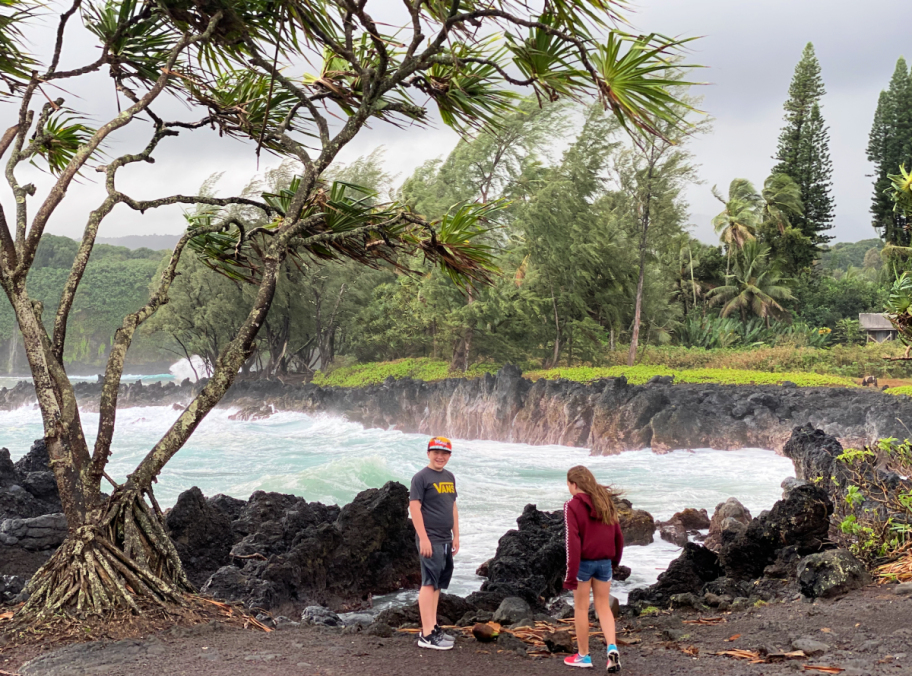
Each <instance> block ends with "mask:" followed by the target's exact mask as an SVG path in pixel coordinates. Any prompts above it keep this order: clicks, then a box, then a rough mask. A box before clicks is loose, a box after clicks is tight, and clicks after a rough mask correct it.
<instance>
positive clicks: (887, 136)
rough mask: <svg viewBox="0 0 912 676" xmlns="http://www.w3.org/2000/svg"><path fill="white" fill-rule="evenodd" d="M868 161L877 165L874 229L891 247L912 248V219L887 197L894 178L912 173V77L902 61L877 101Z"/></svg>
mask: <svg viewBox="0 0 912 676" xmlns="http://www.w3.org/2000/svg"><path fill="white" fill-rule="evenodd" d="M868 160H870V161H871V163H872V164H873V165H874V196H873V198H872V200H871V215H872V217H873V218H872V225H873V226H874V228H875V229H876V230H879V231H880V235H881V237H883V238H884V240H885V241H886V242H887V243H889V244H897V245H900V246H909V244H910V243H912V234H910V232H909V219H908V218H907V217H906V216H905V215H904V214H903V213H902V212H897V211H894V209H893V206H894V204H893V200H892V199H891V198H890V197H889V195H887V194H886V191H887V190H888V189H889V188H890V179H889V176H890V175H891V174H896V173H898V172H899V167H900V166H902V165H905V166H906V168H907V169H912V75H910V73H909V67H908V65H907V64H906V60H905V59H904V58H902V57H900V58H899V60H898V61H897V62H896V69H895V70H894V71H893V77H892V78H890V86H889V88H888V89H887V90H886V91H882V92H881V93H880V98H879V99H878V101H877V110H876V111H875V113H874V124H873V125H872V126H871V134H870V137H869V139H868Z"/></svg>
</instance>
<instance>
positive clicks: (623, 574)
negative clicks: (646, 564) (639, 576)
mask: <svg viewBox="0 0 912 676" xmlns="http://www.w3.org/2000/svg"><path fill="white" fill-rule="evenodd" d="M631 573H633V571H632V570H630V568H629V567H628V566H625V565H623V564H621V565H620V566H618V567H617V568H614V569H613V570H612V571H611V577H612V579H614V580H617V581H618V582H623V581H624V580H626V579H627V578H629V577H630V575H631Z"/></svg>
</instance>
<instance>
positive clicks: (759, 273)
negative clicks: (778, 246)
mask: <svg viewBox="0 0 912 676" xmlns="http://www.w3.org/2000/svg"><path fill="white" fill-rule="evenodd" d="M769 251H770V248H769V246H768V245H766V244H762V243H760V242H758V241H757V240H755V239H752V240H749V241H748V242H746V243H745V244H744V247H743V248H742V249H741V254H740V256H738V258H737V260H736V261H735V270H734V272H733V273H732V274H730V275H726V283H725V285H724V286H719V287H716V288H715V289H713V290H712V291H710V292H709V296H710V297H712V299H713V301H714V302H717V303H724V304H725V305H724V306H723V307H722V313H721V314H722V316H723V317H727V316H728V315H730V314H731V313H732V312H734V311H735V310H738V311H739V312H740V313H741V320H742V321H746V320H747V314H748V312H751V313H752V314H754V315H756V316H757V317H763V319H764V320H766V325H767V326H769V320H770V317H771V316H772V317H776V316H779V315H781V314H783V313H784V312H785V308H783V307H782V305H781V304H780V302H781V301H786V300H793V299H794V296H793V295H792V292H791V290H790V289H789V287H788V286H787V284H788V282H789V281H791V280H789V279H786V278H785V277H783V276H782V273H781V272H780V270H779V266H778V265H776V263H775V262H770V260H769Z"/></svg>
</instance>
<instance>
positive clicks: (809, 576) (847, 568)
mask: <svg viewBox="0 0 912 676" xmlns="http://www.w3.org/2000/svg"><path fill="white" fill-rule="evenodd" d="M870 583H871V576H870V575H869V574H868V572H867V570H865V567H864V564H862V563H861V561H859V560H858V559H857V558H855V557H854V556H853V555H852V553H851V552H849V551H847V550H845V549H833V550H830V551H827V552H821V553H819V554H811V555H810V556H808V557H805V558H804V559H802V560H801V563H799V564H798V586H799V588H800V589H801V593H802V594H804V595H805V596H807V597H809V598H830V597H833V596H839V595H841V594H845V593H846V592H849V591H851V590H853V589H858V588H859V587H863V586H865V585H867V584H870Z"/></svg>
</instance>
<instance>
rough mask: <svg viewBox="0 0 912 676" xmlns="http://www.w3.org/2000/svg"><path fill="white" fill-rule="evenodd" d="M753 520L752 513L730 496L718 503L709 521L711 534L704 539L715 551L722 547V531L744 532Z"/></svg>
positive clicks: (704, 542) (708, 546) (709, 547)
mask: <svg viewBox="0 0 912 676" xmlns="http://www.w3.org/2000/svg"><path fill="white" fill-rule="evenodd" d="M750 522H751V514H750V512H749V511H748V509H747V508H746V507H745V506H744V505H742V504H741V503H740V502H739V501H738V500H737V499H736V498H729V499H728V500H726V501H725V502H720V503H719V504H718V505H716V510H715V511H714V512H713V515H712V519H710V523H709V534H708V535H707V536H706V539H705V540H704V541H703V544H704V546H705V547H707V548H708V549H711V550H713V551H714V552H717V553H718V551H719V549H720V548H721V547H722V533H723V532H725V531H731V532H733V533H735V534H737V533H741V532H743V531H744V530H745V529H746V528H747V526H748V525H749V524H750Z"/></svg>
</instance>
